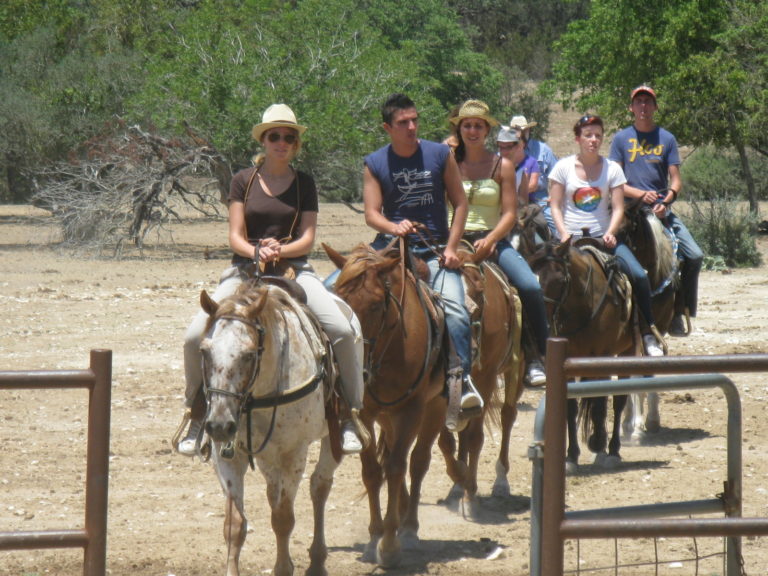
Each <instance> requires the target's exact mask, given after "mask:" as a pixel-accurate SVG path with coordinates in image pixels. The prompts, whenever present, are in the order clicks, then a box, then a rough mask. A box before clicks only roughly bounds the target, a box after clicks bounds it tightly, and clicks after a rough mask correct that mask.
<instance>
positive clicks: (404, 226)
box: [392, 220, 416, 237]
mask: <svg viewBox="0 0 768 576" xmlns="http://www.w3.org/2000/svg"><path fill="white" fill-rule="evenodd" d="M415 231H416V227H415V226H414V225H413V222H411V221H410V220H401V221H400V222H398V223H397V224H395V230H394V231H393V233H392V234H393V236H401V237H402V236H407V235H408V234H411V233H412V232H415Z"/></svg>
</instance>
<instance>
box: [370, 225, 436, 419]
mask: <svg viewBox="0 0 768 576" xmlns="http://www.w3.org/2000/svg"><path fill="white" fill-rule="evenodd" d="M420 237H421V236H420ZM396 242H397V243H398V248H399V252H400V272H401V284H402V286H401V291H400V294H401V295H400V299H399V300H398V298H397V297H395V295H394V294H392V290H391V283H390V281H389V278H385V279H383V283H384V313H383V318H384V319H386V317H387V315H388V314H389V310H390V307H389V305H390V303H392V304H393V305H394V307H395V310H396V320H395V324H390V325H387V324H386V323H385V322H383V321H382V322H381V324H380V327H379V331H378V334H377V336H375V337H374V338H371V339H364V343H365V344H366V345H367V347H368V352H367V354H366V356H365V374H366V380H367V382H366V385H367V386H366V388H367V392H368V394H369V395H370V397H371V398H372V399H373V400H374V401H375V402H376V403H377V404H379V405H380V406H385V407H389V406H394V405H396V404H399V403H400V402H403V401H404V400H406V399H407V398H408V397H409V396H411V394H413V392H414V391H415V390H416V388H417V387H418V386H419V384H420V383H421V381H422V379H423V378H424V374H426V372H427V370H428V369H429V364H430V351H431V350H432V330H431V329H430V328H429V322H430V319H429V312H428V310H427V305H426V303H425V302H424V296H423V295H422V293H421V290H419V287H418V285H417V283H416V279H415V277H414V275H413V273H412V272H411V271H410V270H409V269H408V268H407V266H406V258H407V257H408V247H407V243H406V241H405V239H404V238H399V242H398V239H397V238H393V239H392V241H391V242H390V243H389V244H388V245H387V247H386V248H385V249H384V250H383V251H382V252H386V251H387V250H389V249H391V248H392V247H393V246H394V244H395V243H396ZM408 281H411V282H412V283H413V288H414V290H415V291H416V295H417V297H418V299H419V304H420V307H421V309H422V311H423V312H424V317H425V319H426V322H427V330H426V332H427V342H426V349H425V353H424V362H423V364H422V366H421V369H420V370H419V373H418V375H417V376H416V378H415V379H414V380H413V382H412V383H411V384H410V386H409V387H408V389H407V390H406V391H405V392H404V393H403V394H401V395H400V396H398V397H397V398H395V399H394V400H389V401H387V400H382V399H381V398H380V397H378V396H377V395H376V394H375V393H374V392H373V389H372V387H371V386H369V384H370V383H371V382H372V381H373V380H374V378H375V375H376V372H377V371H378V369H379V367H380V366H381V362H382V359H383V358H384V356H385V354H386V353H387V350H388V349H389V347H390V345H391V344H392V342H393V339H394V329H395V328H396V325H397V324H399V325H400V329H401V332H402V334H403V338H406V337H407V332H406V325H405V322H404V320H405V295H406V283H407V282H408ZM386 329H389V337H388V338H387V339H386V341H385V345H384V346H383V348H381V347H380V352H379V354H378V356H377V358H376V359H375V358H374V353H375V351H376V348H377V344H378V343H379V342H380V340H379V337H381V335H382V334H384V331H385V330H386Z"/></svg>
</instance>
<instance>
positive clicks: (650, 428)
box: [645, 420, 661, 434]
mask: <svg viewBox="0 0 768 576" xmlns="http://www.w3.org/2000/svg"><path fill="white" fill-rule="evenodd" d="M645 430H646V432H648V433H650V434H656V433H658V432H659V430H661V422H659V421H658V420H648V421H646V423H645Z"/></svg>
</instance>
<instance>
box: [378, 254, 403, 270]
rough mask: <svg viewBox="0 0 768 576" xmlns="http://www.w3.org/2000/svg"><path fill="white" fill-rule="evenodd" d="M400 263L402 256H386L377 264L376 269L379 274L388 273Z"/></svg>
mask: <svg viewBox="0 0 768 576" xmlns="http://www.w3.org/2000/svg"><path fill="white" fill-rule="evenodd" d="M398 264H400V258H399V257H398V258H385V259H384V260H382V261H381V262H378V263H377V264H376V270H377V271H378V272H379V274H382V273H384V274H387V273H389V272H391V271H392V270H393V269H394V268H395V267H396V266H397V265H398Z"/></svg>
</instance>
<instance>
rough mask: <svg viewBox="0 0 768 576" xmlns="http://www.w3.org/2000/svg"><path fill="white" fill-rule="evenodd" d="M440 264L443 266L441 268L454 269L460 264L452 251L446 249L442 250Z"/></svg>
mask: <svg viewBox="0 0 768 576" xmlns="http://www.w3.org/2000/svg"><path fill="white" fill-rule="evenodd" d="M441 264H442V265H443V268H451V269H456V268H458V267H459V266H460V265H461V262H460V261H459V257H458V255H457V254H456V252H455V251H454V250H452V249H450V248H446V249H445V250H443V257H442V258H441Z"/></svg>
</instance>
